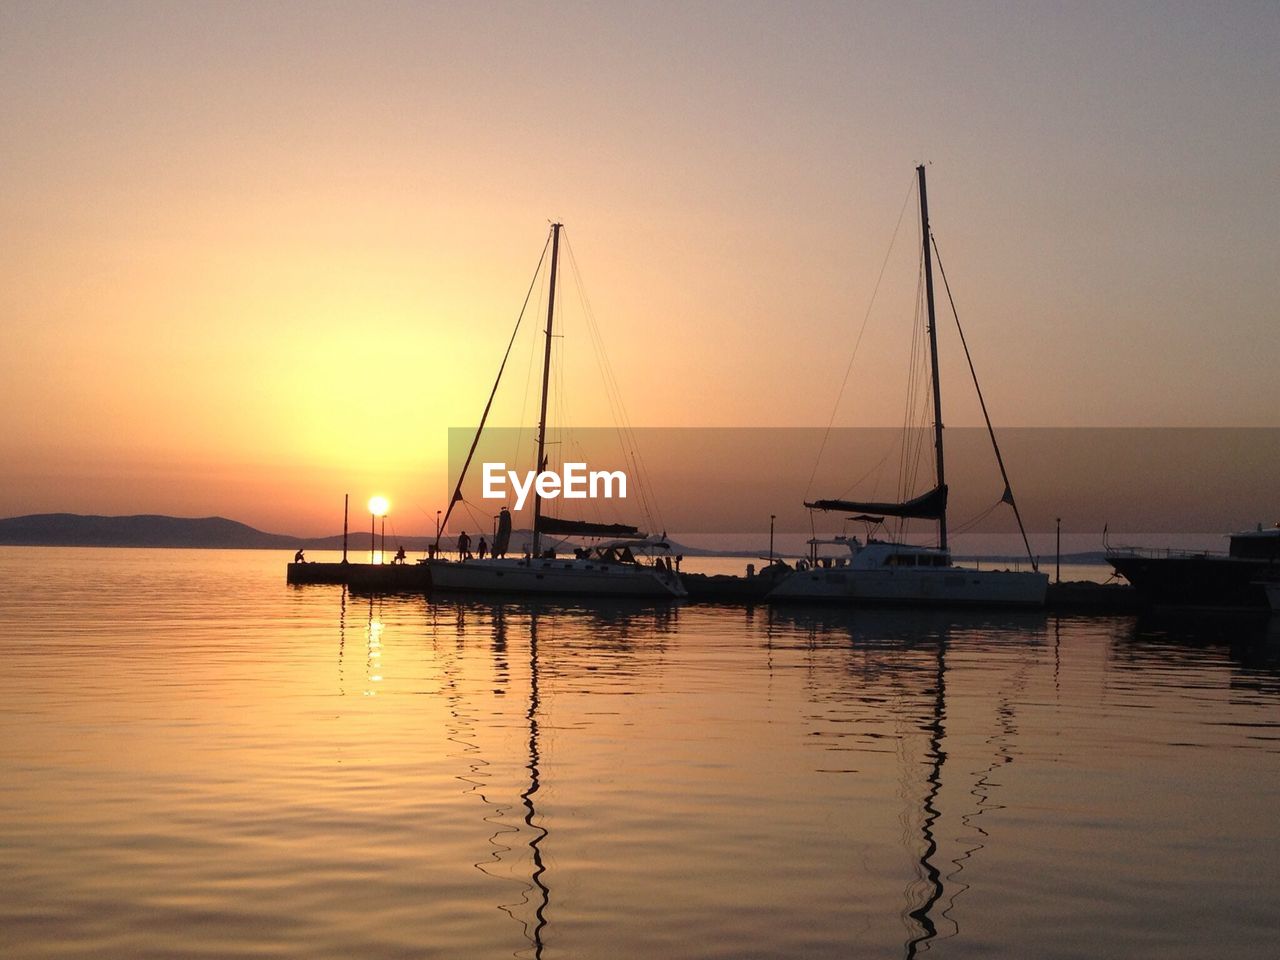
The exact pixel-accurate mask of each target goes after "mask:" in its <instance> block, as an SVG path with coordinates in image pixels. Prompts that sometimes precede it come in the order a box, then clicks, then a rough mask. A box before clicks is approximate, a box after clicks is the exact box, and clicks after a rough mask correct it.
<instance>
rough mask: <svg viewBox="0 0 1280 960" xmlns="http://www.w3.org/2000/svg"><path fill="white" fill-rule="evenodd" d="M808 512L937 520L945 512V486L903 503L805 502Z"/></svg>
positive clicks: (939, 486)
mask: <svg viewBox="0 0 1280 960" xmlns="http://www.w3.org/2000/svg"><path fill="white" fill-rule="evenodd" d="M805 506H806V507H808V508H809V509H810V510H842V511H844V512H846V513H874V514H876V515H877V516H880V517H914V518H917V519H920V520H938V519H941V518H942V517H943V516H944V515H945V514H946V512H947V485H946V484H945V483H943V484H939V485H938V486H936V487H934V488H933V489H932V490H930V491H928V492H927V493H922V494H920V496H918V497H914V498H913V499H911V500H907V501H905V502H903V503H870V502H867V501H863V500H815V501H814V502H813V503H809V502H806V503H805Z"/></svg>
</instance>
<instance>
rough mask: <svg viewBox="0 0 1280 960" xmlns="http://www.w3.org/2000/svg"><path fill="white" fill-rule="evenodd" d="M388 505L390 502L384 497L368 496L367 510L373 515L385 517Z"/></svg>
mask: <svg viewBox="0 0 1280 960" xmlns="http://www.w3.org/2000/svg"><path fill="white" fill-rule="evenodd" d="M390 506H391V504H390V503H389V502H388V501H387V498H386V497H370V498H369V512H370V513H372V514H373V515H374V516H375V517H385V516H386V515H387V510H388V509H389V508H390Z"/></svg>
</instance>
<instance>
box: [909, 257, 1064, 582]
mask: <svg viewBox="0 0 1280 960" xmlns="http://www.w3.org/2000/svg"><path fill="white" fill-rule="evenodd" d="M929 240H930V241H931V242H932V243H933V252H934V253H935V254H936V255H937V257H938V272H939V273H940V274H942V285H943V287H944V288H945V289H946V291H947V300H948V301H949V302H950V303H951V315H952V316H953V317H955V318H956V329H957V330H959V331H960V344H961V346H963V347H964V358H965V359H966V360H967V361H969V374H970V375H971V376H972V377H973V388H974V390H976V391H977V392H978V403H979V405H980V406H981V407H982V418H983V419H984V420H986V422H987V434H988V435H989V436H990V437H991V448H992V449H993V450H995V452H996V463H998V464H999V465H1000V476H1001V478H1003V480H1004V494H1003V496H1001V498H1000V500H1001V502H1003V503H1007V504H1009V506H1011V507H1013V516H1014V518H1015V519H1016V520H1017V521H1018V532H1019V533H1021V534H1022V545H1023V546H1024V547H1026V548H1027V559H1028V560H1030V561H1031V569H1032V570H1034V571H1035V572H1037V573H1038V572H1039V571H1040V566H1039V564H1038V563H1036V558H1035V557H1034V556H1033V555H1032V553H1031V543H1030V541H1028V540H1027V528H1026V527H1024V526H1023V525H1022V514H1021V513H1020V512H1019V511H1018V504H1017V502H1016V501H1015V500H1014V499H1013V488H1012V487H1011V486H1010V485H1009V473H1008V471H1007V470H1005V468H1004V457H1002V456H1001V455H1000V444H998V443H996V432H995V429H994V428H993V427H992V426H991V417H990V415H989V414H988V413H987V401H986V400H984V399H983V397H982V387H981V386H979V385H978V372H977V371H976V370H975V369H974V368H973V357H971V356H970V355H969V344H968V343H967V342H966V341H965V338H964V327H962V326H960V314H959V313H957V312H956V301H955V298H954V297H952V296H951V284H949V283H947V271H946V270H944V269H943V267H942V253H941V252H940V251H939V250H938V241H937V240H934V239H933V234H932V233H930V235H929Z"/></svg>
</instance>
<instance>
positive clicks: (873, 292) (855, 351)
mask: <svg viewBox="0 0 1280 960" xmlns="http://www.w3.org/2000/svg"><path fill="white" fill-rule="evenodd" d="M915 184H916V178H915V177H912V178H911V185H910V186H909V187H908V188H907V195H906V196H905V197H903V198H902V209H901V210H900V211H899V212H898V222H897V224H895V225H894V228H893V236H892V237H891V238H890V239H889V249H888V250H886V251H885V253H884V261H883V262H882V263H881V264H880V273H879V274H878V275H877V276H876V285H875V287H873V288H872V290H871V301H870V302H869V303H868V304H867V312H866V313H865V314H864V315H863V317H862V326H861V327H860V328H859V329H858V337H857V339H856V340H854V342H853V353H852V354H850V356H849V363H848V365H847V366H846V367H845V369H844V379H843V380H841V381H840V389H839V391H838V392H837V393H836V402H835V403H834V404H833V405H832V407H831V416H830V418H829V419H828V420H827V428H826V430H824V431H823V433H822V443H821V444H819V446H818V455H817V457H815V458H814V461H813V470H812V471H811V472H810V474H809V482H808V483H807V484H806V485H805V488H804V499H805V500H808V499H809V492H810V491H811V490H812V489H813V481H814V478H815V477H817V475H818V466H819V465H820V464H821V463H822V453H823V451H824V450H826V448H827V440H828V439H829V438H830V436H831V427H832V425H833V424H834V423H835V422H836V414H837V413H838V412H839V411H840V401H841V400H842V399H843V398H844V391H845V388H846V387H847V386H848V385H849V375H850V374H851V373H853V361H854V360H855V359H857V356H858V348H859V347H860V346H861V345H862V337H863V335H864V334H865V333H866V332H867V323H868V321H870V319H871V311H872V309H873V308H874V307H875V304H876V295H877V294H878V293H879V292H880V282H881V281H882V280H883V279H884V271H885V268H887V267H888V266H889V257H890V255H891V254H892V253H893V246H894V243H896V242H897V239H898V230H899V229H900V228H901V227H902V218H903V217H904V216H905V215H906V212H907V204H908V202H910V200H911V192H912V191H913V190H914V189H915Z"/></svg>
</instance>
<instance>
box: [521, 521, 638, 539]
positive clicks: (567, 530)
mask: <svg viewBox="0 0 1280 960" xmlns="http://www.w3.org/2000/svg"><path fill="white" fill-rule="evenodd" d="M538 531H539V532H540V533H545V534H549V535H550V536H553V537H611V538H613V539H623V538H627V539H630V538H641V537H644V536H645V534H643V533H640V531H639V528H637V527H629V526H627V525H626V524H622V523H591V522H590V521H587V520H561V519H559V518H558V517H541V518H539V520H538Z"/></svg>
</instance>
